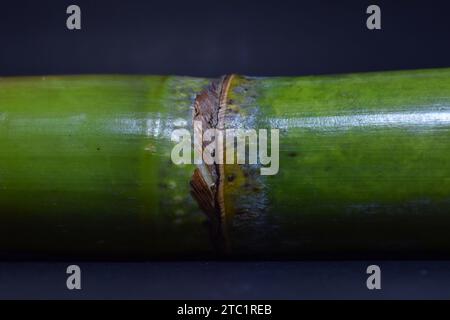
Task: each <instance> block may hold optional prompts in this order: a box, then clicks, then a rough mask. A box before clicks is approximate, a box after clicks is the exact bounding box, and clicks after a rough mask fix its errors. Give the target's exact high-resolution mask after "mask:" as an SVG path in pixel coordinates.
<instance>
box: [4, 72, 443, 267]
mask: <svg viewBox="0 0 450 320" xmlns="http://www.w3.org/2000/svg"><path fill="white" fill-rule="evenodd" d="M209 83H210V80H209V79H200V78H188V77H155V76H61V77H56V76H53V77H26V78H20V77H18V78H1V79H0V257H1V258H3V259H8V258H22V257H24V258H30V257H32V258H33V257H36V258H42V257H47V258H52V259H59V258H67V257H77V258H89V259H124V258H128V259H129V258H139V259H154V258H169V259H170V258H172V259H177V258H197V257H216V255H215V252H214V245H213V244H212V243H211V240H210V235H209V232H210V231H209V230H208V228H206V227H205V225H204V222H205V215H203V214H202V212H201V209H200V208H199V205H198V203H197V202H196V201H195V199H194V198H193V197H192V196H191V194H190V186H189V181H190V179H191V175H192V173H193V171H194V170H195V165H175V164H174V163H173V162H172V161H171V158H170V153H171V150H172V148H173V146H174V144H175V143H174V142H173V141H171V139H170V135H171V132H172V131H173V130H174V129H175V128H183V127H185V128H188V129H190V130H192V108H191V107H192V104H193V102H194V99H195V97H196V95H197V94H198V93H199V92H201V91H202V90H204V89H205V88H206V87H207V86H208V84H209ZM227 105H228V107H229V108H230V110H234V111H233V112H235V113H236V116H238V117H240V118H239V119H241V120H242V121H241V124H242V127H246V126H247V127H254V128H255V129H270V128H279V129H280V168H279V172H278V174H276V175H272V176H259V175H255V174H254V173H253V171H252V173H251V174H250V175H248V174H247V175H244V174H243V173H245V170H242V168H241V166H235V165H230V166H228V165H226V166H225V174H226V176H227V179H226V185H225V193H226V194H225V200H224V201H225V204H226V206H227V210H226V211H227V212H226V214H227V217H226V218H227V221H225V222H224V223H225V224H226V225H227V226H229V227H228V228H227V230H228V231H227V233H228V234H227V238H228V240H229V242H230V243H229V246H230V248H231V250H230V252H229V255H227V257H258V258H286V257H288V258H291V257H292V258H308V257H325V258H336V257H347V256H350V257H380V256H381V257H410V256H412V257H448V256H450V236H449V231H450V162H449V161H448V160H449V155H450V69H436V70H415V71H402V72H380V73H366V74H353V75H336V76H315V77H290V78H251V77H237V76H236V77H234V79H233V81H232V83H231V87H230V89H229V94H228V96H227ZM227 125H229V126H230V127H233V126H236V125H235V124H233V125H232V124H231V123H227ZM247 173H248V172H247ZM228 177H229V178H228Z"/></svg>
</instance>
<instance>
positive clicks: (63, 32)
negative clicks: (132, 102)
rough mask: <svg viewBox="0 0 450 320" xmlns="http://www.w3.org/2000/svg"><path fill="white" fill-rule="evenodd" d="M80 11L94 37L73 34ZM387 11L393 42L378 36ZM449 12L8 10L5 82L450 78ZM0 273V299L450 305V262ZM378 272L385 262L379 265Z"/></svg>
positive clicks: (12, 6) (221, 4)
mask: <svg viewBox="0 0 450 320" xmlns="http://www.w3.org/2000/svg"><path fill="white" fill-rule="evenodd" d="M70 4H77V5H79V6H80V7H81V11H82V30H80V31H70V30H68V29H67V28H66V19H67V16H68V15H67V14H66V8H67V6H68V5H70ZM370 4H377V5H379V6H380V7H381V12H382V14H381V19H382V30H374V31H371V30H368V29H367V28H366V19H367V16H368V15H367V14H366V8H367V6H368V5H370ZM449 31H450V2H449V1H430V0H428V1H411V0H408V1H406V0H396V1H393V0H392V1H379V0H377V1H331V0H330V1H317V0H316V1H312V0H310V1H300V0H296V1H270V2H269V1H261V0H260V1H254V0H247V1H243V0H241V1H236V0H223V1H220V0H209V1H187V0H185V1H173V0H159V1H143V0H142V1H138V0H134V1H124V0H122V1H113V0H108V1H105V0H100V1H92V0H91V1H88V0H72V1H66V0H54V1H47V0H46V1H36V0H34V1H24V0H16V1H0V76H13V75H46V74H81V73H89V74H97V73H114V74H177V75H191V76H205V77H216V76H218V75H221V74H225V73H240V74H246V75H256V76H261V75H268V76H270V75H306V74H326V73H345V72H360V71H380V70H395V69H414V68H431V67H450V36H449ZM372 263H377V262H374V261H361V262H320V263H313V262H279V263H276V262H273V263H264V262H261V263H258V262H247V263H244V262H242V263H240V262H233V263H218V262H209V263H201V262H190V263H189V262H185V263H165V264H161V262H159V263H143V264H113V263H101V264H92V263H90V264H87V263H85V262H81V264H80V265H81V267H82V277H83V278H82V279H84V280H82V281H83V282H82V283H83V285H82V286H83V289H82V290H81V291H79V292H75V291H68V290H67V289H66V287H65V281H66V277H67V275H66V272H65V271H66V270H65V269H66V266H67V265H69V264H77V262H74V261H68V262H67V263H36V262H33V263H12V262H11V263H6V262H2V263H0V298H178V299H187V298H197V299H205V298H206V299H215V298H220V299H228V298H234V299H246V298H250V299H261V298H262V299H277V298H278V299H280V298H283V299H299V298H301V299H305V298H448V297H449V294H450V291H449V288H450V286H449V285H448V283H449V275H450V265H449V262H426V261H421V262H386V261H385V262H381V266H382V279H383V280H382V290H381V291H378V292H375V291H369V290H367V288H366V286H365V280H366V278H367V275H366V273H365V270H366V267H367V265H369V264H372ZM379 264H380V262H379Z"/></svg>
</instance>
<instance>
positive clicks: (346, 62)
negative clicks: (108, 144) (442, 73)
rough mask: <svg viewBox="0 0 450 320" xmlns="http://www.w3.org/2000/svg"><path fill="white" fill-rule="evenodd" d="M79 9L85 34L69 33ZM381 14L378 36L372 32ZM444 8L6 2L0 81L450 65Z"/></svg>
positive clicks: (400, 2)
mask: <svg viewBox="0 0 450 320" xmlns="http://www.w3.org/2000/svg"><path fill="white" fill-rule="evenodd" d="M74 3H75V4H77V5H79V6H80V7H81V11H82V29H81V30H79V31H70V30H68V29H67V28H66V18H67V16H68V15H67V14H66V8H67V6H68V5H69V4H74ZM373 3H376V4H378V5H379V6H380V7H381V12H382V14H381V16H382V30H375V31H371V30H368V29H367V28H366V19H367V17H368V15H367V14H366V8H367V6H368V5H370V4H373ZM449 9H450V2H448V1H423V0H422V1H411V0H396V1H366V0H359V1H349V0H344V1H333V0H328V1H324V0H322V1H318V0H309V1H300V0H294V1H263V0H246V1H242V0H222V1H220V0H217V1H211V0H209V1H205V0H194V1H174V0H164V1H150V0H132V1H120V0H96V1H92V0H76V1H73V0H70V1H67V0H53V1H49V0H44V1H35V0H31V1H24V0H14V1H0V75H32V74H33V75H41V74H79V73H139V74H178V75H194V76H218V75H221V74H225V73H232V72H234V73H240V74H247V75H304V74H323V73H343V72H354V71H375V70H389V69H414V68H430V67H450V41H449V31H450V19H449V18H448V14H449V11H450V10H449Z"/></svg>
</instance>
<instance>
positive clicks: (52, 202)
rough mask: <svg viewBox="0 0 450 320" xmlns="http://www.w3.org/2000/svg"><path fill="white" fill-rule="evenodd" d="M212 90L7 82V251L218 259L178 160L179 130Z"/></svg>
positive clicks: (188, 85) (0, 91) (0, 149)
mask: <svg viewBox="0 0 450 320" xmlns="http://www.w3.org/2000/svg"><path fill="white" fill-rule="evenodd" d="M207 83H208V81H207V80H202V79H194V78H182V77H156V76H70V77H42V78H40V77H30V78H9V79H0V190H1V192H0V210H1V211H0V219H1V223H0V228H1V230H0V253H1V254H3V255H4V256H19V257H20V256H21V255H22V254H24V255H25V254H30V253H31V255H33V254H36V255H38V256H42V255H43V254H46V255H48V256H49V257H61V256H70V255H75V256H77V255H78V256H83V257H90V258H105V257H146V256H159V255H161V256H168V257H170V255H171V253H176V254H182V255H190V254H193V255H195V254H198V253H203V252H205V251H208V250H210V244H209V242H208V236H207V233H206V231H205V228H204V227H203V226H202V223H201V222H202V221H203V217H202V215H201V214H200V213H199V210H198V208H197V205H196V203H195V202H194V201H193V200H192V199H191V197H190V195H189V184H188V181H189V178H190V175H191V174H192V171H193V168H194V166H193V165H185V166H177V165H175V164H173V163H172V162H171V159H170V152H171V149H172V147H173V145H174V143H173V142H172V141H171V140H170V135H171V132H172V130H173V129H174V126H175V125H177V124H179V125H180V126H181V127H186V128H190V126H191V124H190V122H189V118H190V117H191V111H190V105H191V103H192V101H193V99H194V98H195V94H196V93H197V92H199V91H200V90H202V88H203V87H204V86H205V85H206V84H207Z"/></svg>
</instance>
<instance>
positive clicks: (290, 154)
mask: <svg viewBox="0 0 450 320" xmlns="http://www.w3.org/2000/svg"><path fill="white" fill-rule="evenodd" d="M288 156H289V157H291V158H294V157H296V156H298V153H297V152H295V151H291V152H289V153H288Z"/></svg>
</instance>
